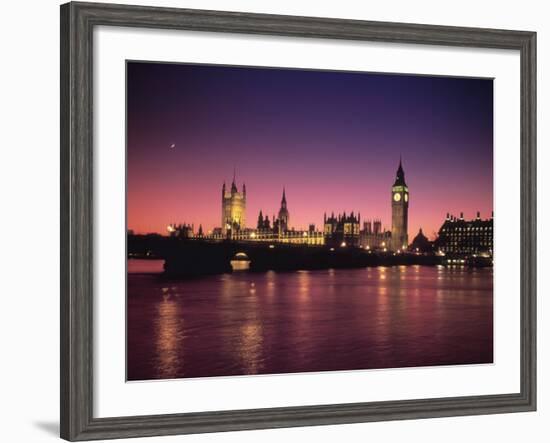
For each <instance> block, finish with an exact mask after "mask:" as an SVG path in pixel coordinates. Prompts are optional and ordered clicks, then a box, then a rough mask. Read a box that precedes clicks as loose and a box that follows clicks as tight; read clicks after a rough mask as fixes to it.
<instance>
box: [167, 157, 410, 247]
mask: <svg viewBox="0 0 550 443" xmlns="http://www.w3.org/2000/svg"><path fill="white" fill-rule="evenodd" d="M390 199H391V208H392V224H391V230H385V229H384V228H383V226H382V222H381V220H380V219H376V218H375V219H372V220H371V219H369V220H363V224H362V225H361V214H360V213H359V212H357V213H356V212H354V211H352V212H350V213H346V212H344V213H342V214H334V212H331V214H330V215H327V213H325V214H324V217H323V229H322V230H319V229H317V228H316V226H315V225H314V224H310V225H309V226H308V229H307V230H297V229H294V228H293V227H291V222H290V220H291V218H290V209H289V206H288V204H287V197H286V190H285V189H284V188H283V190H282V197H281V203H280V207H279V211H278V213H277V215H275V214H273V215H272V216H271V218H270V217H269V215H268V214H264V213H263V212H262V211H261V210H260V212H259V214H258V217H257V219H256V222H255V226H254V227H249V226H247V218H246V185H245V184H244V183H243V185H242V187H241V190H239V188H238V187H237V183H236V180H235V176H234V177H233V181H232V183H231V187H230V188H229V189H227V187H226V185H225V183H224V184H223V186H222V191H221V220H220V221H221V225H220V227H217V228H214V229H213V230H212V231H211V232H209V233H206V234H205V233H204V232H203V229H202V226H199V229H198V232H197V233H195V230H194V226H192V225H187V224H180V225H170V226H169V227H168V230H169V232H170V234H171V235H173V236H180V237H185V238H196V239H209V240H218V241H221V240H233V241H254V242H270V243H273V244H275V243H290V244H302V245H318V246H321V245H326V246H329V247H331V248H337V247H361V248H364V249H372V250H376V249H379V250H384V251H385V250H391V251H400V250H405V249H406V248H407V247H408V234H407V229H408V210H409V189H408V187H407V184H406V182H405V172H404V170H403V166H402V163H401V160H400V161H399V166H398V168H397V172H396V176H395V181H394V183H393V186H392V187H391V195H390Z"/></svg>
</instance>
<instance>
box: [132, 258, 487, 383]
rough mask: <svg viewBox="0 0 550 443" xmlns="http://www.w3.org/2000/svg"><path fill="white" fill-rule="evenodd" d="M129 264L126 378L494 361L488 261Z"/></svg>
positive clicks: (151, 262)
mask: <svg viewBox="0 0 550 443" xmlns="http://www.w3.org/2000/svg"><path fill="white" fill-rule="evenodd" d="M128 269H129V275H128V349H127V351H128V360H127V363H128V364H127V371H128V379H129V380H146V379H159V378H181V377H205V376H222V375H243V374H272V373H288V372H312V371H333V370H351V369H371V368H393V367H405V366H429V365H455V364H472V363H491V362H492V361H493V271H492V269H461V268H443V267H421V266H409V267H405V266H402V267H391V268H383V267H379V268H367V269H350V270H322V271H298V272H287V273H282V272H281V273H276V272H267V273H257V274H256V273H248V272H240V273H233V274H225V275H217V276H211V277H204V278H198V279H195V280H182V281H174V280H165V279H163V278H162V277H161V276H160V274H158V272H160V270H161V269H162V263H160V264H159V262H155V261H148V262H145V263H144V262H143V261H135V260H130V261H129V266H128ZM148 271H151V272H157V274H144V272H148Z"/></svg>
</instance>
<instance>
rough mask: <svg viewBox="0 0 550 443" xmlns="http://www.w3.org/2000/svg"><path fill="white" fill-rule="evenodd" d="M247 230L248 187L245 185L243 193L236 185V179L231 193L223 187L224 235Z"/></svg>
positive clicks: (222, 226)
mask: <svg viewBox="0 0 550 443" xmlns="http://www.w3.org/2000/svg"><path fill="white" fill-rule="evenodd" d="M245 228H246V186H245V184H244V183H243V188H242V192H239V191H238V189H237V185H236V184H235V177H234V176H233V182H232V183H231V190H230V191H229V192H227V191H226V189H225V182H224V184H223V187H222V225H221V229H222V234H223V235H228V234H230V233H234V232H236V231H240V230H243V229H245Z"/></svg>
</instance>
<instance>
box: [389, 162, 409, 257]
mask: <svg viewBox="0 0 550 443" xmlns="http://www.w3.org/2000/svg"><path fill="white" fill-rule="evenodd" d="M391 211H392V215H391V249H392V250H394V251H398V250H404V249H406V248H407V246H408V244H409V238H408V234H407V230H408V227H409V226H408V225H409V188H408V187H407V184H406V183H405V172H404V171H403V166H402V164H401V159H399V167H398V168H397V173H396V176H395V182H394V183H393V186H392V189H391Z"/></svg>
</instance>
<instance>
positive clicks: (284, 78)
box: [128, 63, 493, 239]
mask: <svg viewBox="0 0 550 443" xmlns="http://www.w3.org/2000/svg"><path fill="white" fill-rule="evenodd" d="M329 85H330V87H328V86H329ZM492 92H493V91H492V81H491V80H487V79H463V78H449V77H420V76H408V75H407V76H406V75H390V74H383V75H382V74H367V73H349V72H328V71H302V70H285V69H260V68H237V67H224V66H202V65H176V64H156V63H155V64H153V63H128V229H131V230H133V231H134V232H136V233H149V232H158V233H161V234H165V233H166V227H167V225H168V224H170V223H180V222H185V223H189V224H194V225H195V227H196V228H198V226H199V225H202V227H203V229H204V230H205V231H209V230H211V229H213V228H214V227H219V225H220V222H219V218H220V215H219V201H220V189H221V185H222V183H223V181H224V178H225V183H226V186H230V185H231V180H232V177H231V176H232V174H233V168H236V173H237V177H236V180H237V184H238V186H239V188H240V187H242V184H243V182H244V183H246V187H247V208H246V218H247V227H254V226H255V220H256V219H257V216H258V213H259V211H260V210H261V211H262V212H263V214H264V215H268V216H269V217H270V219H271V217H272V215H277V212H278V210H279V207H280V201H281V196H282V191H283V188H285V189H286V197H287V201H288V209H289V212H290V227H295V228H296V229H305V228H307V226H308V225H309V224H311V223H313V224H315V225H316V227H317V228H321V227H322V222H323V215H324V213H325V212H326V213H327V214H330V213H331V212H332V211H334V212H335V213H339V212H344V211H345V212H347V213H349V212H351V211H354V212H355V213H357V212H360V213H361V215H362V219H363V220H369V219H375V218H378V219H381V220H382V223H383V226H384V227H385V228H386V229H390V228H391V204H390V203H391V185H392V183H393V181H394V179H395V170H396V167H397V165H398V162H399V158H400V157H402V159H403V166H404V168H405V170H406V172H407V184H408V186H409V189H410V196H411V203H410V209H409V230H408V234H409V237H410V238H411V239H412V238H413V237H414V235H416V233H417V232H418V230H419V228H422V229H423V231H424V233H425V234H426V235H428V237H430V239H433V238H434V234H435V233H436V232H437V230H438V229H439V227H440V226H441V224H442V223H443V221H444V220H445V215H446V213H448V212H450V213H454V214H455V215H458V214H459V213H461V212H462V213H464V216H465V217H466V218H473V217H474V216H475V214H476V213H477V211H480V212H481V214H482V217H484V218H489V217H490V214H491V212H492V210H493V204H492V199H493V189H492V171H493V169H492V141H493V138H492V130H493V122H492V118H493V110H492Z"/></svg>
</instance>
